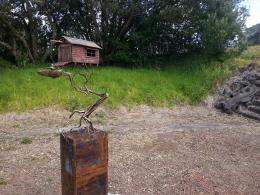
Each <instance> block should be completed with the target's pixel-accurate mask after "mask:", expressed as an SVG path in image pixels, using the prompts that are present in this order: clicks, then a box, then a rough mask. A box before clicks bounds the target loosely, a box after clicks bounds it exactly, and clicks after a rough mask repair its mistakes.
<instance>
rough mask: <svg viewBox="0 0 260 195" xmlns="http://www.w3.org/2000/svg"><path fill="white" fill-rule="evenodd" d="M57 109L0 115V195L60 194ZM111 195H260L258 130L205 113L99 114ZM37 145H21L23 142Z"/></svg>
mask: <svg viewBox="0 0 260 195" xmlns="http://www.w3.org/2000/svg"><path fill="white" fill-rule="evenodd" d="M67 116H68V113H67V112H65V111H55V109H54V108H48V109H42V110H36V111H31V112H26V113H20V114H16V113H9V114H4V115H0V149H1V153H0V194H3V195H7V194H8V195H9V194H10V195H11V194H12V195H14V194H19V195H30V194H37V195H38V194H44V195H45V194H51V195H52V194H60V164H59V163H60V162H59V134H58V133H59V131H60V130H62V129H63V130H64V129H68V128H70V127H71V126H73V125H74V124H75V122H76V121H75V120H74V121H71V122H69V123H66V122H64V121H65V120H66V119H67ZM94 121H95V124H97V127H99V128H101V129H104V130H108V131H109V191H110V193H112V194H131V195H132V194H135V195H136V194H137V195H138V194H140V195H144V194H260V126H259V123H257V122H254V121H249V120H247V119H244V118H241V117H239V116H226V115H223V114H220V113H218V112H216V111H215V110H212V109H210V108H207V107H202V106H201V107H200V106H197V107H176V108H174V109H167V108H158V109H155V108H153V109H152V108H149V107H146V106H142V107H137V108H135V109H133V110H131V111H127V110H126V109H125V108H120V109H119V110H116V111H115V110H114V111H107V110H100V111H99V112H98V113H97V114H96V116H95V119H94ZM25 136H27V137H31V138H32V140H33V142H32V144H28V145H24V144H21V139H22V138H23V137H25Z"/></svg>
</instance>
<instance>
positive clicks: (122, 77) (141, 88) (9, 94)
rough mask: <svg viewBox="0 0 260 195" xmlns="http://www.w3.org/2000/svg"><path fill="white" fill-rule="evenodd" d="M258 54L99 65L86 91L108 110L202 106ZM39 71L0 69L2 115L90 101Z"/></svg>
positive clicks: (70, 107) (251, 51)
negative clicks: (102, 95) (147, 65)
mask: <svg viewBox="0 0 260 195" xmlns="http://www.w3.org/2000/svg"><path fill="white" fill-rule="evenodd" d="M258 56H260V46H255V47H250V48H248V50H246V51H244V52H243V53H242V54H241V55H239V56H237V57H230V58H226V59H224V60H222V61H220V60H211V61H209V60H206V59H205V58H203V57H201V56H192V57H187V58H181V59H170V58H169V59H165V60H163V61H162V63H163V65H164V66H163V67H164V68H162V69H161V70H153V69H125V68H118V67H98V68H95V70H94V76H93V78H92V80H91V81H90V88H91V89H94V90H96V91H100V92H105V91H106V92H108V93H109V94H110V97H109V99H108V100H107V102H106V103H105V104H106V105H107V106H112V107H117V106H119V105H125V106H129V107H131V106H134V105H139V104H147V105H152V106H173V105H176V104H179V103H184V104H193V103H198V102H200V101H201V100H202V99H203V98H205V97H206V96H207V95H208V94H209V93H211V92H212V91H213V89H214V87H215V86H216V84H217V83H218V82H220V81H222V80H223V79H225V78H226V77H227V75H229V74H230V73H231V72H232V71H234V70H235V69H238V68H240V67H243V66H245V65H246V64H248V63H250V62H251V61H252V59H256V58H257V57H258ZM38 68H39V67H36V66H34V67H29V68H23V69H15V68H12V69H8V68H1V69H0V112H9V111H24V110H29V109H33V108H41V107H46V106H50V105H59V106H61V107H63V108H66V109H68V110H73V109H75V108H79V107H82V106H84V105H87V104H89V103H90V102H91V101H93V100H94V99H93V97H91V98H86V96H84V95H81V94H78V93H76V92H74V91H73V90H72V89H71V88H70V86H69V83H68V82H67V80H66V79H65V78H58V79H50V78H45V77H42V76H39V75H38V74H37V69H38Z"/></svg>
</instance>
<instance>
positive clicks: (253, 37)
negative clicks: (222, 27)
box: [246, 24, 260, 45]
mask: <svg viewBox="0 0 260 195" xmlns="http://www.w3.org/2000/svg"><path fill="white" fill-rule="evenodd" d="M246 38H247V42H248V44H250V45H257V44H260V24H256V25H254V26H252V27H250V28H248V29H246Z"/></svg>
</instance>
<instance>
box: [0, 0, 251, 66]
mask: <svg viewBox="0 0 260 195" xmlns="http://www.w3.org/2000/svg"><path fill="white" fill-rule="evenodd" d="M242 1H243V0H5V1H1V4H0V28H1V31H0V54H1V55H2V56H3V57H4V58H7V59H14V61H16V62H17V63H18V64H24V63H26V62H27V61H30V62H39V61H42V62H45V61H49V60H51V59H52V58H54V57H53V56H55V50H54V49H53V45H51V43H50V39H59V38H60V36H62V35H68V36H75V37H77V38H83V39H88V40H93V41H96V42H97V43H99V44H100V45H101V46H102V47H103V50H102V57H103V58H102V60H103V62H106V64H118V63H120V64H125V65H126V66H128V65H133V64H135V65H140V64H145V62H146V60H147V59H148V58H150V57H154V56H158V55H177V54H181V53H188V52H194V51H196V52H197V51H206V52H207V53H208V54H210V55H215V54H218V53H221V52H223V51H224V49H225V48H226V47H227V46H229V45H234V44H237V43H239V41H240V38H241V30H242V28H243V27H244V22H245V18H246V16H247V10H246V9H245V8H244V7H243V6H241V2H242ZM55 59H56V58H54V60H55Z"/></svg>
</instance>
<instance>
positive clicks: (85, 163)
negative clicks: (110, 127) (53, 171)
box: [60, 130, 108, 195]
mask: <svg viewBox="0 0 260 195" xmlns="http://www.w3.org/2000/svg"><path fill="white" fill-rule="evenodd" d="M60 150H61V181H62V194H63V195H106V194H107V193H108V139H107V133H106V132H103V131H99V130H94V131H93V132H91V133H88V132H87V131H82V130H78V131H71V132H66V133H61V135H60Z"/></svg>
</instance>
